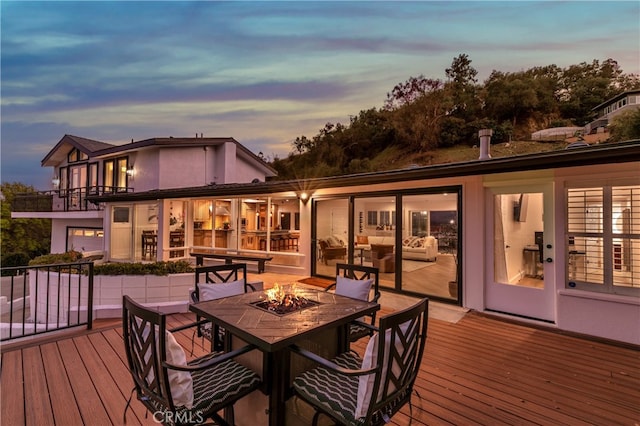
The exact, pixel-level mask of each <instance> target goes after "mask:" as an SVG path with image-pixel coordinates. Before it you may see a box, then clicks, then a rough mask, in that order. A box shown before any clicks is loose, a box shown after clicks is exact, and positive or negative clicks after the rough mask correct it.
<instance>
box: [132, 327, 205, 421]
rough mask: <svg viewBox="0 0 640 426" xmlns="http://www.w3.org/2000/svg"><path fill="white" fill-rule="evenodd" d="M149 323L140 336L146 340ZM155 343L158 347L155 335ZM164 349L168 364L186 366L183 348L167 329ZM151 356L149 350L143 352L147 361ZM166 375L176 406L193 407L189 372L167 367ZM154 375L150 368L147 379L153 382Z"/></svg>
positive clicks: (191, 379)
mask: <svg viewBox="0 0 640 426" xmlns="http://www.w3.org/2000/svg"><path fill="white" fill-rule="evenodd" d="M137 322H138V324H140V323H141V321H140V318H138V319H137ZM150 327H151V326H150V324H148V323H147V326H146V328H145V329H144V331H143V333H142V336H143V338H144V339H145V340H146V338H147V337H148V336H149V329H150ZM156 333H157V331H156ZM156 345H158V346H157V348H158V349H159V340H158V337H157V335H156ZM165 349H166V360H167V362H168V363H169V364H173V365H177V366H186V365H187V357H186V355H185V354H184V349H182V346H180V345H179V344H178V342H177V340H176V338H175V337H174V336H173V334H172V333H171V332H169V331H165ZM150 357H151V352H150V351H149V352H147V353H146V354H145V361H147V362H148V361H149V358H150ZM167 375H168V376H169V389H171V397H172V398H173V403H174V404H175V406H176V407H181V406H184V407H186V408H189V409H191V408H193V378H192V377H191V373H189V372H188V371H179V370H172V369H169V370H168V371H167ZM154 378H155V375H154V373H153V370H150V371H149V373H148V374H147V379H148V380H149V382H153V380H154Z"/></svg>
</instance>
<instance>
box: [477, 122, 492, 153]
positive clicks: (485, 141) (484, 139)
mask: <svg viewBox="0 0 640 426" xmlns="http://www.w3.org/2000/svg"><path fill="white" fill-rule="evenodd" d="M492 135H493V130H491V129H481V130H480V131H478V136H479V137H480V157H479V158H478V159H479V160H488V159H489V158H491V154H490V153H489V146H490V145H491V136H492Z"/></svg>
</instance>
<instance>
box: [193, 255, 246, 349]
mask: <svg viewBox="0 0 640 426" xmlns="http://www.w3.org/2000/svg"><path fill="white" fill-rule="evenodd" d="M247 291H255V288H254V287H253V286H252V285H251V284H250V283H249V282H247V264H246V263H233V264H226V263H225V264H224V265H214V266H200V267H197V268H196V271H195V287H194V289H193V290H192V291H191V294H190V299H191V302H192V303H198V302H202V301H205V300H213V299H220V298H222V297H229V296H235V295H237V294H242V293H246V292H247ZM196 321H197V323H198V324H199V326H198V331H197V333H198V337H204V338H205V339H207V340H209V341H210V342H211V350H212V351H220V350H222V349H223V348H224V334H225V333H224V329H223V328H222V327H220V326H218V325H217V324H216V325H213V324H211V322H206V321H205V322H203V321H201V320H200V317H197V318H196Z"/></svg>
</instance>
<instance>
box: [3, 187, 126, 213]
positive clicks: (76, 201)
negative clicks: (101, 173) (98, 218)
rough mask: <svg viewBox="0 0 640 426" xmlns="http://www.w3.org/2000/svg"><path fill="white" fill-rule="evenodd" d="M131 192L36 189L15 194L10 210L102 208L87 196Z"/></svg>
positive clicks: (101, 205) (115, 189)
mask: <svg viewBox="0 0 640 426" xmlns="http://www.w3.org/2000/svg"><path fill="white" fill-rule="evenodd" d="M122 192H133V189H132V188H120V187H114V186H96V187H92V188H89V189H87V188H69V189H59V190H55V191H38V192H29V193H22V194H15V196H14V198H13V200H12V202H11V211H12V212H56V211H65V212H67V211H91V210H102V209H103V208H104V204H103V203H92V202H89V201H88V200H87V197H88V196H95V195H103V194H113V193H122Z"/></svg>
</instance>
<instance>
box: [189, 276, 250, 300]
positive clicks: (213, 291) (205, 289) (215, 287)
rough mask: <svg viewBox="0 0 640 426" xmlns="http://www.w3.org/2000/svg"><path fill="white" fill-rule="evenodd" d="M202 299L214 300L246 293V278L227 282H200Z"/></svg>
mask: <svg viewBox="0 0 640 426" xmlns="http://www.w3.org/2000/svg"><path fill="white" fill-rule="evenodd" d="M198 290H199V292H200V300H202V301H205V300H214V299H221V298H223V297H229V296H236V295H238V294H242V293H244V279H242V280H237V281H229V282H226V283H215V284H198Z"/></svg>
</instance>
